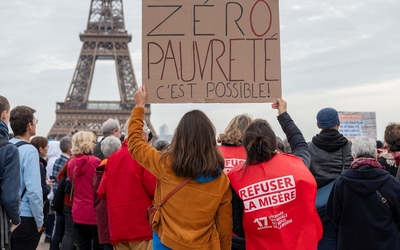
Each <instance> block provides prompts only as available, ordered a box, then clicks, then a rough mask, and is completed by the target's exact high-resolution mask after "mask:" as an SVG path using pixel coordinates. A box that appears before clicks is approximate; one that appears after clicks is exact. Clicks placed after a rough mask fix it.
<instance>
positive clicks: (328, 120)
mask: <svg viewBox="0 0 400 250" xmlns="http://www.w3.org/2000/svg"><path fill="white" fill-rule="evenodd" d="M338 122H339V115H338V112H337V111H336V109H334V108H324V109H321V110H320V111H319V112H318V114H317V123H318V126H319V127H320V128H322V129H326V128H332V127H334V126H336V125H337V124H338Z"/></svg>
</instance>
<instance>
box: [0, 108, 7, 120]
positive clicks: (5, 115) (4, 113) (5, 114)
mask: <svg viewBox="0 0 400 250" xmlns="http://www.w3.org/2000/svg"><path fill="white" fill-rule="evenodd" d="M6 117H7V110H3V111H1V114H0V120H2V121H4V120H5V119H6Z"/></svg>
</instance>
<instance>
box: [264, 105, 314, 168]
mask: <svg viewBox="0 0 400 250" xmlns="http://www.w3.org/2000/svg"><path fill="white" fill-rule="evenodd" d="M272 108H274V109H277V110H278V121H279V124H280V125H281V128H282V130H283V132H284V133H285V135H286V138H287V139H288V142H289V144H290V147H291V148H292V152H293V154H294V155H296V156H298V157H300V158H301V159H302V160H303V162H304V164H305V165H306V166H307V167H310V161H311V156H310V152H309V151H308V145H307V142H306V140H305V139H304V136H303V134H302V133H301V131H300V129H299V128H298V127H297V125H296V124H295V123H294V121H293V120H292V118H291V117H290V115H289V114H288V113H287V103H286V102H285V101H284V100H282V99H280V98H277V100H276V102H274V103H273V104H272Z"/></svg>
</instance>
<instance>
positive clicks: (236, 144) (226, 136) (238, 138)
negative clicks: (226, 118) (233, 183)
mask: <svg viewBox="0 0 400 250" xmlns="http://www.w3.org/2000/svg"><path fill="white" fill-rule="evenodd" d="M252 121H253V119H252V118H251V117H250V116H249V115H247V114H241V115H237V116H235V117H233V119H232V120H231V121H230V122H229V124H228V126H227V127H226V128H225V131H224V133H222V134H220V135H219V137H218V139H217V142H218V143H221V145H220V146H218V148H219V150H220V151H221V154H222V155H223V156H224V159H225V168H224V172H225V173H228V172H229V170H231V169H232V168H233V167H234V166H236V165H239V164H240V163H243V162H244V161H245V160H246V150H244V147H243V132H244V130H245V129H246V128H247V126H248V125H249V124H250V123H251V122H252Z"/></svg>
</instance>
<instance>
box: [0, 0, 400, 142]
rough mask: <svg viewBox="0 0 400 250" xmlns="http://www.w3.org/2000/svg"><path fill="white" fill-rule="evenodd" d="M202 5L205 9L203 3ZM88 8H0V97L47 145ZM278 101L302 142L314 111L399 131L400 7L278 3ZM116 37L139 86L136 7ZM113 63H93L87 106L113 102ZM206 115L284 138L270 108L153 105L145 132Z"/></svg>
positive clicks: (309, 0) (72, 3)
mask: <svg viewBox="0 0 400 250" xmlns="http://www.w3.org/2000/svg"><path fill="white" fill-rule="evenodd" d="M212 1H217V0H209V2H208V3H212ZM89 6H90V1H89V0H69V1H54V0H37V1H27V0H25V1H17V0H14V1H3V2H2V3H1V8H0V20H1V22H0V34H1V39H0V64H1V67H0V95H3V96H5V97H7V98H8V100H9V101H10V103H11V106H12V107H15V106H17V105H27V106H30V107H32V108H34V109H36V111H37V113H36V117H37V118H39V124H38V126H37V135H41V136H47V134H48V132H49V131H50V129H51V127H52V125H53V123H54V121H55V119H56V117H55V109H56V102H63V101H64V100H65V97H66V95H67V91H68V88H69V86H70V83H71V79H72V76H73V73H74V69H75V66H76V63H77V60H78V56H79V53H80V50H81V46H82V43H81V41H80V40H79V33H82V32H83V31H84V29H85V28H86V25H87V20H88V15H89ZM279 8H280V25H281V31H280V32H281V34H280V35H281V36H280V38H281V60H282V64H281V66H282V93H283V98H284V99H285V100H286V101H287V102H288V112H289V114H290V115H291V116H292V118H293V120H294V121H295V122H296V123H297V125H298V126H299V127H300V129H301V130H302V131H303V133H304V135H305V137H306V140H311V138H312V136H313V135H314V134H316V133H318V132H319V130H318V128H317V127H316V120H315V115H316V113H317V112H318V110H320V109H321V108H324V107H334V108H336V109H337V110H339V111H367V112H369V111H375V112H376V117H377V129H378V131H377V133H378V138H379V139H382V138H383V132H384V129H385V126H386V125H387V124H388V123H389V122H400V115H399V114H400V113H399V110H400V98H399V91H400V15H399V10H400V1H398V0H380V1H377V0H362V1H358V0H353V1H348V0H336V1H322V0H319V1H315V0H303V1H294V0H282V1H280V6H279ZM124 14H125V27H126V29H127V30H128V32H129V33H130V34H132V42H131V43H130V44H129V49H130V52H131V58H132V61H133V64H134V71H135V74H136V79H137V82H138V84H139V85H141V79H142V77H141V69H142V67H141V1H140V0H129V1H124ZM116 77H117V76H116V73H115V66H114V62H113V61H97V64H96V69H95V73H94V79H93V83H92V89H91V93H90V97H89V99H90V100H114V101H115V100H119V95H118V87H117V78H116ZM192 109H201V110H203V111H205V112H206V114H207V115H208V116H209V117H210V119H211V120H212V122H213V123H214V124H215V126H216V129H217V133H220V132H222V131H223V130H224V128H225V126H226V125H227V124H228V122H229V121H230V119H231V118H232V117H233V116H235V115H237V114H240V113H249V114H251V115H252V116H253V117H254V118H264V119H267V120H268V121H269V122H270V123H271V125H272V126H273V128H274V130H275V131H276V133H277V134H278V135H280V136H282V135H283V133H282V131H281V129H280V127H279V125H278V123H277V122H276V110H272V109H271V107H270V104H268V103H260V104H203V105H200V104H190V105H188V104H153V105H152V106H151V111H152V115H151V123H152V125H153V127H154V128H155V130H156V131H157V132H159V127H160V126H161V125H163V124H166V125H167V126H168V127H169V132H170V133H172V132H173V130H174V128H175V127H176V125H177V123H178V121H179V119H180V118H181V117H182V115H183V114H184V113H185V112H187V111H189V110H192Z"/></svg>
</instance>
